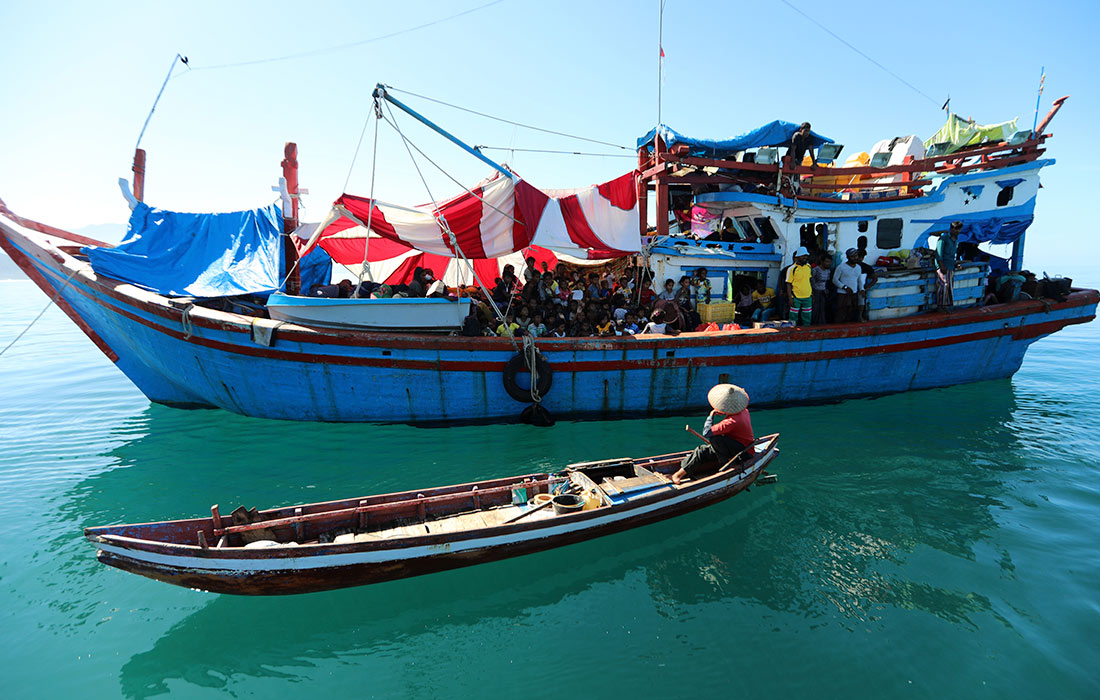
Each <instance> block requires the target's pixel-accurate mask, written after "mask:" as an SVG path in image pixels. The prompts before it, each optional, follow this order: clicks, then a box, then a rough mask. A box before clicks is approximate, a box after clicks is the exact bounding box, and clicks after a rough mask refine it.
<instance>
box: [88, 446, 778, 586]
mask: <svg viewBox="0 0 1100 700" xmlns="http://www.w3.org/2000/svg"><path fill="white" fill-rule="evenodd" d="M778 439H779V436H778V435H769V436H767V437H764V438H761V439H759V440H757V441H756V442H754V443H753V444H752V445H750V446H749V448H748V449H747V450H745V452H744V453H743V457H742V458H741V459H736V458H735V459H734V460H731V461H730V462H729V463H728V464H726V465H725V466H724V467H723V468H722V469H721V470H720V471H718V472H717V473H715V474H712V475H710V476H705V477H701V478H699V479H696V480H691V481H684V482H683V483H681V484H680V485H675V484H673V483H672V481H671V480H670V479H669V475H670V474H672V473H673V472H674V471H676V469H677V468H678V467H679V464H680V460H681V459H682V458H683V456H684V455H685V454H687V453H686V452H677V453H673V454H668V455H660V456H656V457H643V458H638V459H633V458H623V459H612V460H602V461H599V462H587V463H579V464H571V465H568V466H567V467H566V468H565V469H564V470H562V471H560V472H557V473H553V474H551V473H539V474H526V475H522V476H514V477H508V478H503V479H491V480H487V481H479V482H476V483H470V484H460V485H454V486H443V487H439V488H433V489H425V490H423V491H406V492H403V493H392V494H385V495H378V496H368V497H365V498H359V499H348V500H343V501H330V502H327V503H315V504H312V505H302V506H290V507H286V508H276V509H272V510H266V511H259V512H256V511H252V512H251V514H249V513H247V512H245V511H244V510H243V509H238V510H237V511H235V512H234V513H233V516H232V517H229V516H222V515H221V514H220V513H219V512H218V507H217V506H214V507H213V508H211V517H208V518H193V519H190V520H171V521H166V522H158V523H145V524H140V525H110V526H106V527H92V528H87V529H85V531H84V536H85V537H86V538H87V539H88V540H90V541H91V542H93V543H94V544H95V545H96V547H98V548H99V551H98V553H97V557H98V559H99V560H100V561H101V562H103V563H104V564H108V565H110V566H114V567H117V568H119V569H123V570H124V571H130V572H133V573H135V574H141V575H142V576H147V577H149V578H153V579H157V580H159V581H165V582H167V583H173V584H176V585H178V586H184V587H186V588H197V589H200V590H205V591H213V592H216V593H237V594H242V595H276V594H288V593H308V592H312V591H322V590H328V589H333V588H343V587H347V586H358V585H363V584H367V583H378V582H381V581H389V580H392V579H399V578H405V577H408V576H417V575H420V574H427V573H432V572H436V571H443V570H445V569H453V568H457V567H461V566H469V565H471V564H480V563H483V562H488V561H495V560H498V559H506V558H508V557H514V556H518V555H521V554H528V553H531V552H538V551H541V550H544V549H551V548H553V547H560V546H562V545H566V544H572V543H574V542H580V541H583V540H588V539H592V538H594V537H600V536H602V535H608V534H611V533H614V532H619V531H622V530H627V529H630V528H634V527H638V526H640V525H645V524H647V523H651V522H655V521H657V520H662V519H664V518H669V517H672V516H675V515H680V514H681V513H686V512H688V511H691V510H694V509H696V508H701V507H703V506H707V505H710V504H713V503H717V502H718V501H722V500H725V499H727V498H729V497H731V496H734V495H736V494H738V493H740V492H741V491H743V490H745V489H746V488H748V487H749V486H750V485H751V484H753V483H754V482H755V481H756V479H757V478H758V477H759V476H760V475H761V474H763V473H764V470H765V468H766V467H767V466H768V464H769V463H770V462H771V461H772V459H774V458H775V456H776V454H777V453H778V448H777V447H776V443H777V441H778ZM554 494H560V495H559V496H557V497H554ZM570 496H571V497H572V500H573V501H574V503H575V504H574V506H573V508H574V510H572V511H568V510H567V509H566V507H559V506H565V505H567V504H564V502H565V501H568V500H570V498H569V497H570ZM551 498H553V501H552V502H551V503H549V504H544V502H545V501H548V500H550V499H551ZM581 504H583V506H582V505H581ZM540 506H541V507H540ZM559 510H561V511H563V512H560V513H559V512H558V511H559Z"/></svg>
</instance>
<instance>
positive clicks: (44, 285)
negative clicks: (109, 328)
mask: <svg viewBox="0 0 1100 700" xmlns="http://www.w3.org/2000/svg"><path fill="white" fill-rule="evenodd" d="M0 248H3V249H4V251H5V252H6V253H7V254H8V255H9V256H11V259H12V260H14V261H15V264H16V265H18V266H19V269H20V270H22V271H23V273H24V274H25V275H26V276H27V277H30V278H31V281H33V282H34V283H35V284H37V285H38V288H39V289H41V290H42V291H43V292H45V293H46V295H47V296H49V297H50V298H51V299H53V296H54V294H57V290H56V289H54V288H53V287H52V286H50V282H49V280H47V279H46V277H45V275H43V274H42V273H41V272H39V271H38V269H37V268H36V267H35V266H34V265H33V264H31V262H30V260H28V259H27V256H26V255H24V254H23V253H21V252H20V251H19V249H18V248H16V247H15V246H14V245H12V244H11V242H10V241H9V240H8V237H7V236H4V235H0ZM54 303H55V304H57V308H59V309H61V310H62V311H64V312H65V315H66V316H68V317H69V318H70V319H72V322H73V323H75V324H76V326H77V328H79V329H80V330H82V331H84V334H85V335H86V336H88V339H89V340H91V341H92V343H94V344H95V346H96V347H97V348H99V349H100V350H101V351H102V352H103V354H104V355H106V356H107V359H109V360H110V361H111V362H118V355H117V354H115V351H114V350H112V349H111V346H109V345H107V341H105V340H103V338H101V337H99V335H98V334H97V333H96V332H95V331H93V330H92V327H91V326H89V325H88V323H87V322H86V321H85V320H84V318H83V317H81V315H80V314H79V313H77V311H76V309H74V308H73V307H72V306H71V305H70V304H69V302H67V301H65V300H64V299H62V298H61V296H60V295H58V297H57V299H54Z"/></svg>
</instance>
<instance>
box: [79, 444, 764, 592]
mask: <svg viewBox="0 0 1100 700" xmlns="http://www.w3.org/2000/svg"><path fill="white" fill-rule="evenodd" d="M773 454H774V450H772V451H769V452H768V453H767V454H765V455H763V456H762V458H761V460H760V462H759V463H758V464H757V466H756V467H755V468H754V469H752V470H749V471H745V472H741V473H740V474H738V475H736V476H734V477H733V478H731V479H727V480H723V481H720V482H717V483H715V484H714V485H712V486H708V487H706V488H703V489H700V490H698V491H691V492H690V493H686V494H683V495H681V496H676V497H673V498H670V499H668V500H662V501H660V502H658V503H653V504H649V505H645V506H641V507H638V508H632V509H631V510H629V511H623V512H614V511H612V512H611V513H608V515H607V516H605V517H603V518H596V519H593V520H590V521H585V522H583V523H578V524H572V523H565V524H562V525H557V526H553V527H546V528H539V529H537V530H529V531H525V532H515V533H510V534H507V535H498V536H496V537H481V538H477V539H472V540H461V541H458V542H445V543H442V544H435V545H425V546H419V547H405V548H402V549H387V550H374V551H356V552H348V553H346V554H345V553H340V554H319V555H316V556H304V557H289V558H279V559H208V558H199V557H188V556H176V555H171V554H159V553H156V552H146V551H143V550H133V549H126V548H123V547H117V546H114V545H111V544H107V543H104V542H97V543H96V546H98V547H99V548H100V549H101V550H103V551H104V552H107V553H109V554H113V555H115V556H117V557H120V558H123V559H130V560H133V561H139V562H144V563H147V564H153V565H157V566H171V567H176V568H184V569H191V570H195V571H208V572H211V573H226V574H241V573H249V572H261V571H264V572H267V571H304V570H309V569H323V568H330V567H347V566H355V565H358V564H380V563H387V562H394V561H402V560H406V559H421V558H424V557H432V556H438V555H441V554H451V553H456V552H465V551H470V550H477V549H486V548H492V547H503V546H506V545H511V544H518V543H520V542H527V541H530V540H537V539H543V538H547V537H555V536H557V535H564V534H567V533H570V532H577V531H583V530H588V529H592V528H595V527H602V526H604V525H607V524H608V523H613V522H618V521H620V520H625V519H629V518H635V517H638V516H642V515H646V514H648V513H652V512H654V511H658V510H664V509H666V508H672V507H674V506H676V505H677V504H681V503H687V502H689V501H693V500H695V499H698V498H701V497H705V496H707V495H708V494H711V493H714V492H715V491H719V490H721V489H724V488H727V487H729V486H732V485H735V484H739V483H741V482H742V481H744V480H746V479H748V478H750V477H752V476H755V475H756V474H757V473H758V472H759V471H760V470H761V469H763V468H764V466H765V465H767V463H768V462H770V461H771V458H772V456H773ZM300 546H302V547H309V546H310V545H300Z"/></svg>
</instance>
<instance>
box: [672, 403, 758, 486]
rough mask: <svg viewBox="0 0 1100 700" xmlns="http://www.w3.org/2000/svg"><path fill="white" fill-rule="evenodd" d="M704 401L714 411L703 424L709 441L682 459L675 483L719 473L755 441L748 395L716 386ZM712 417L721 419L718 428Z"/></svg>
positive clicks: (675, 476)
mask: <svg viewBox="0 0 1100 700" xmlns="http://www.w3.org/2000/svg"><path fill="white" fill-rule="evenodd" d="M707 400H708V402H709V403H710V405H711V407H712V408H713V409H714V410H713V411H711V412H710V415H708V416H707V421H706V423H705V424H704V425H703V437H705V438H706V439H707V441H708V442H707V444H705V445H699V446H698V447H696V448H695V449H694V450H693V451H692V452H691V454H689V455H687V456H686V457H684V459H683V461H682V462H680V469H679V470H678V471H677V472H676V473H675V474H673V475H672V483H674V484H679V483H680V482H681V481H683V480H684V479H685V478H687V479H696V478H698V477H700V476H706V475H707V474H712V473H714V472H716V471H718V469H720V468H721V467H723V466H724V465H725V464H726V463H727V462H729V461H730V460H731V459H733V458H734V457H736V456H737V455H738V454H740V453H741V452H742V451H743V450H744V449H745V448H746V447H748V446H749V445H751V444H752V442H753V440H755V437H754V436H753V432H752V421H751V420H750V419H749V409H748V406H749V395H748V393H747V392H746V391H745V390H744V389H742V388H741V387H739V386H736V385H734V384H719V385H717V386H715V387H714V388H713V389H711V390H710V392H709V393H708V394H707ZM715 416H718V417H719V418H720V421H719V423H718V424H717V425H715V424H714V419H715Z"/></svg>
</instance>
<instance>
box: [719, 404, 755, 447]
mask: <svg viewBox="0 0 1100 700" xmlns="http://www.w3.org/2000/svg"><path fill="white" fill-rule="evenodd" d="M718 415H724V414H718ZM710 432H711V434H712V435H721V436H722V437H727V438H730V439H732V440H736V441H737V442H739V443H741V444H742V445H744V446H746V447H748V445H749V444H750V443H751V442H752V441H753V440H754V439H755V438H754V437H753V434H752V421H751V420H749V409H747V408H746V409H745V410H743V411H741V412H740V413H735V414H733V415H732V416H726V417H725V418H724V419H723V420H722V422H721V423H719V424H718V425H714V426H712V427H711V429H710Z"/></svg>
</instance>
